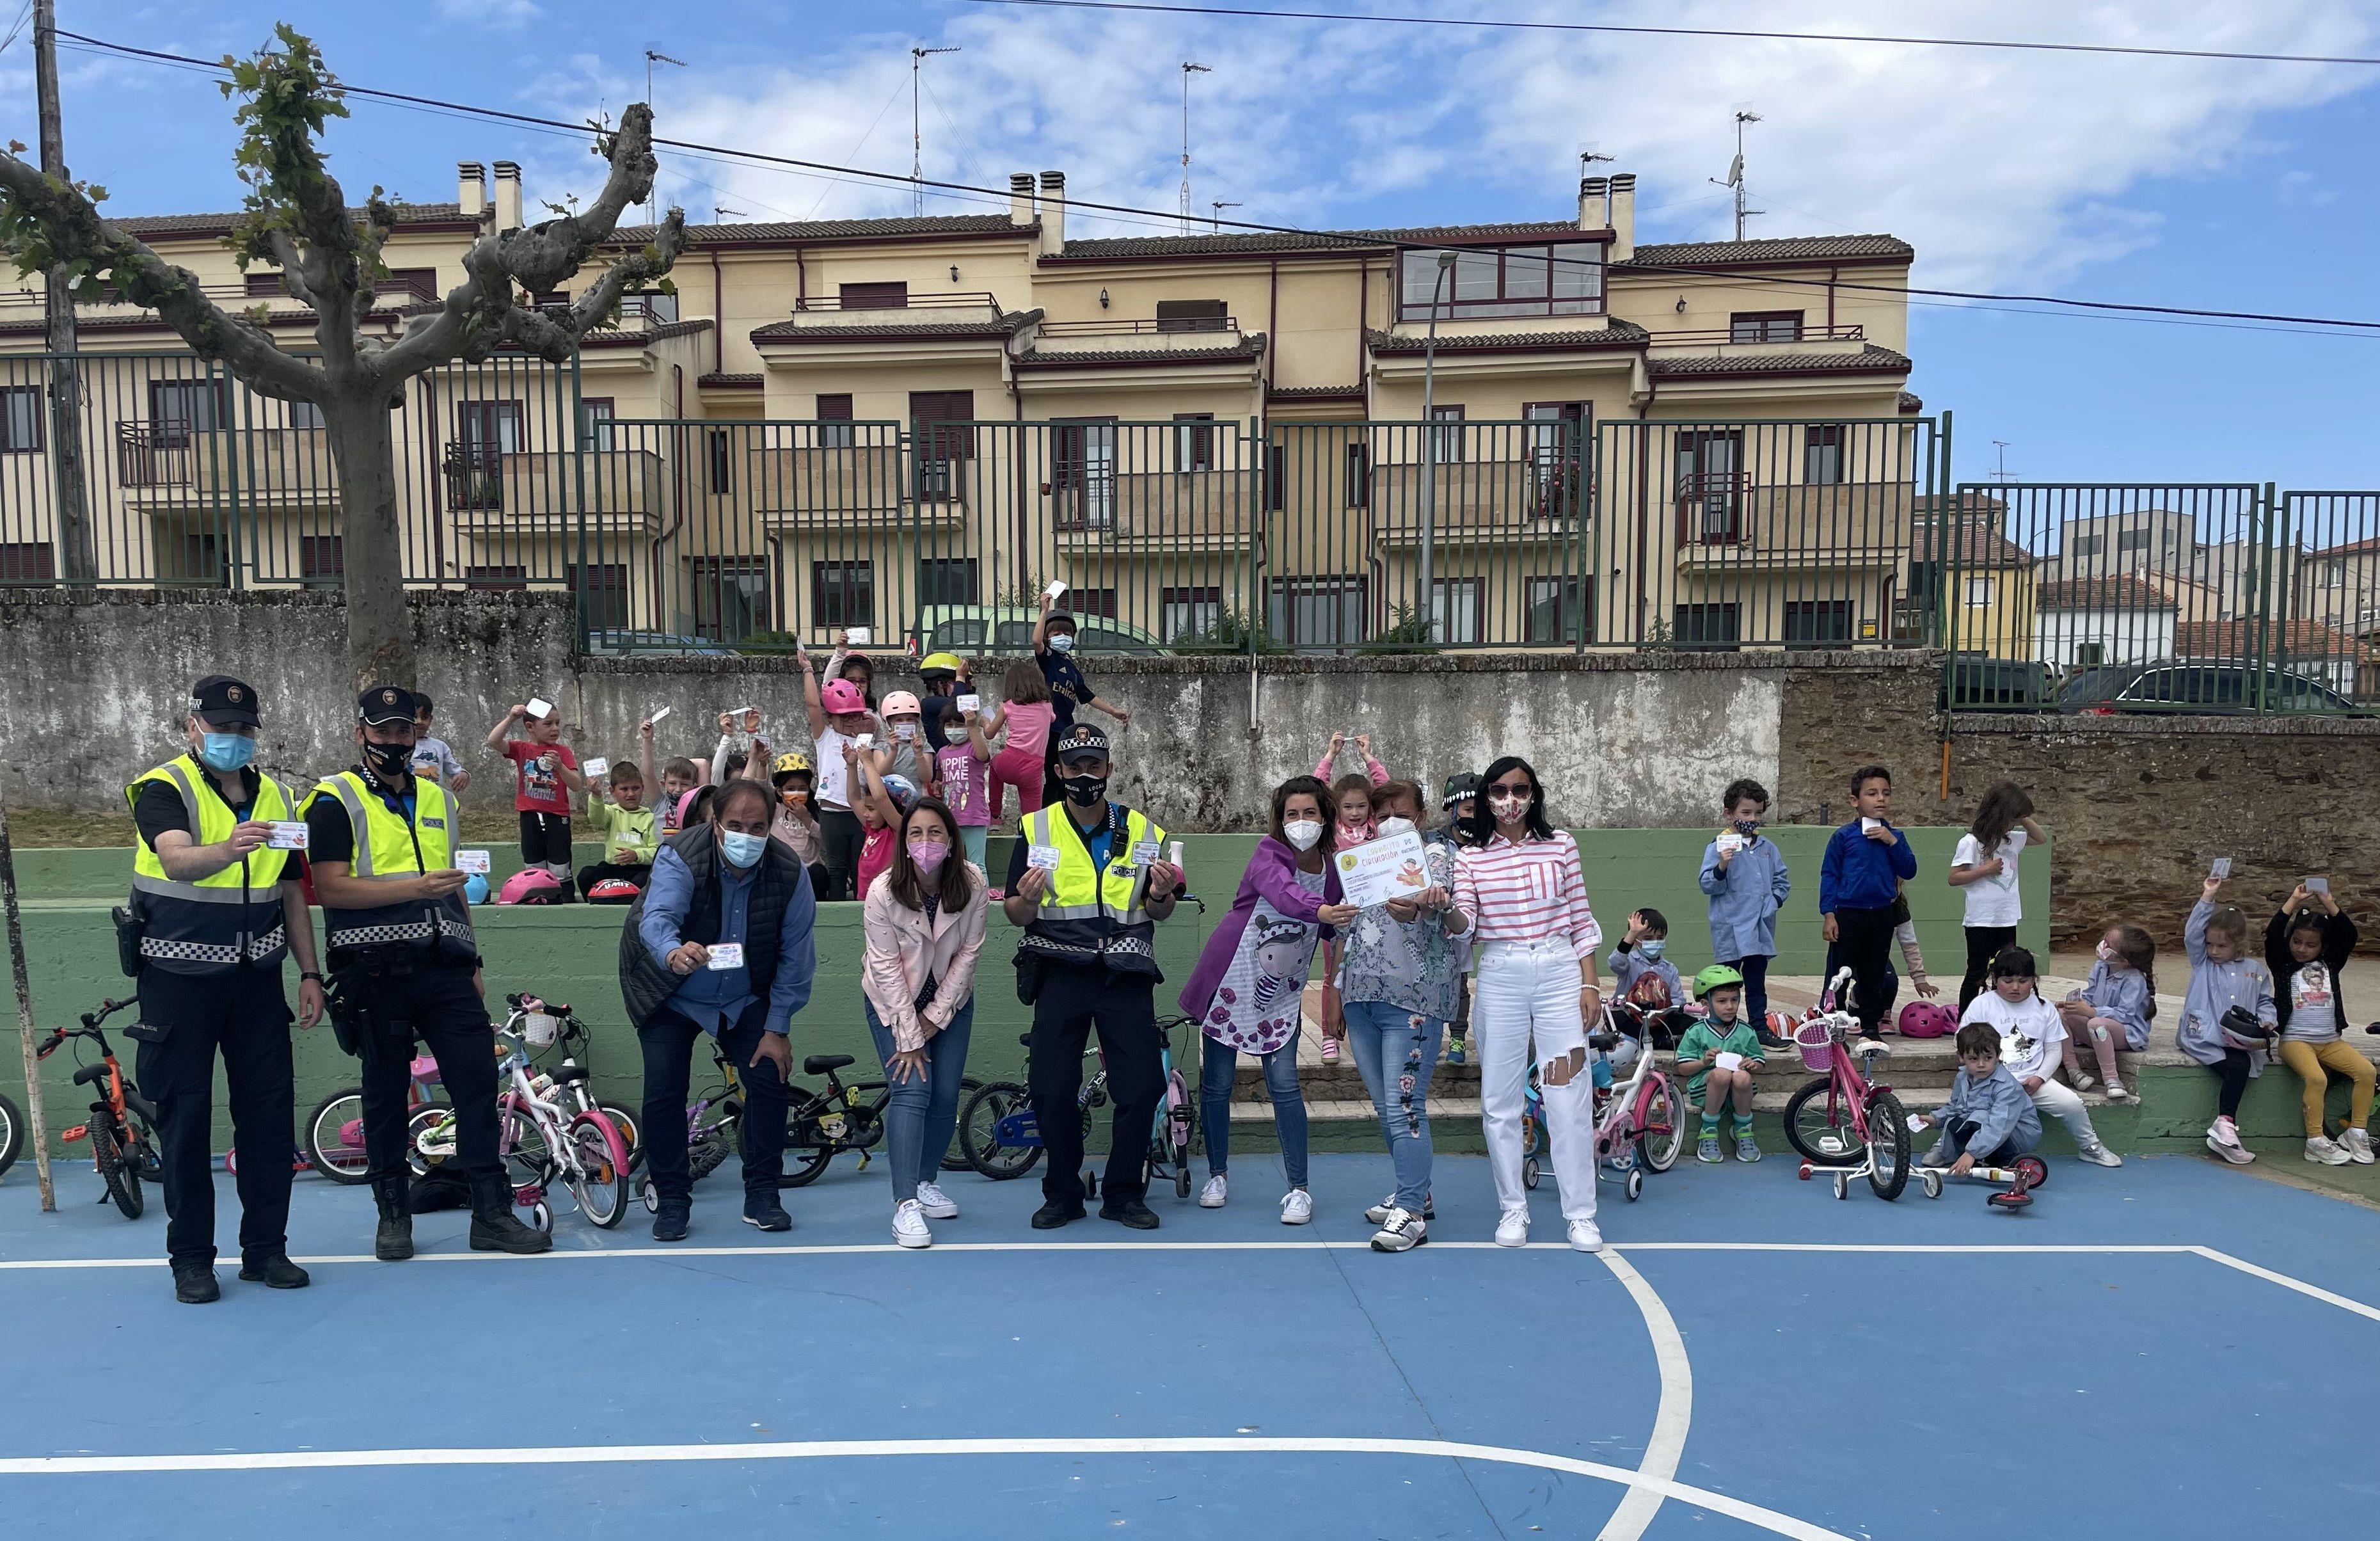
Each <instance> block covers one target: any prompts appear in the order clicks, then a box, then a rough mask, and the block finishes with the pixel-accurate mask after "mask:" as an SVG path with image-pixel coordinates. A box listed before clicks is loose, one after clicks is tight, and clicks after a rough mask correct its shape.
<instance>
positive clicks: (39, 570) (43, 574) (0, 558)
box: [0, 541, 57, 583]
mask: <svg viewBox="0 0 2380 1541" xmlns="http://www.w3.org/2000/svg"><path fill="white" fill-rule="evenodd" d="M56 578H57V565H56V556H55V553H54V552H52V551H51V550H50V548H49V546H48V545H47V544H44V543H43V542H41V541H0V583H48V582H53V581H55V580H56Z"/></svg>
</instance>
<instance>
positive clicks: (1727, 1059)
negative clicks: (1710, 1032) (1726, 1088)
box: [1711, 1049, 1743, 1070]
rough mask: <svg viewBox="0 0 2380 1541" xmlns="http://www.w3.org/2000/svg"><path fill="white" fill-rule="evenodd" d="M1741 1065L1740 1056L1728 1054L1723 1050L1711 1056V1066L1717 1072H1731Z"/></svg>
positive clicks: (1741, 1058) (1741, 1059)
mask: <svg viewBox="0 0 2380 1541" xmlns="http://www.w3.org/2000/svg"><path fill="white" fill-rule="evenodd" d="M1711 1064H1712V1066H1713V1067H1714V1068H1715V1069H1718V1070H1734V1069H1735V1068H1736V1067H1737V1066H1739V1065H1741V1064H1743V1056H1742V1055H1740V1054H1730V1053H1729V1052H1728V1051H1727V1050H1725V1049H1721V1050H1719V1051H1718V1053H1717V1054H1714V1055H1712V1056H1711Z"/></svg>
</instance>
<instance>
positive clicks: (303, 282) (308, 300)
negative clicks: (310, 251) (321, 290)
mask: <svg viewBox="0 0 2380 1541" xmlns="http://www.w3.org/2000/svg"><path fill="white" fill-rule="evenodd" d="M265 239H266V241H267V242H268V243H269V244H270V245H271V246H272V248H273V261H274V262H276V263H279V264H281V287H283V288H285V289H286V290H288V291H289V298H290V299H292V300H297V302H298V303H299V304H301V305H305V306H308V307H311V306H312V305H313V303H314V289H313V287H312V285H311V284H310V283H309V282H308V275H307V272H306V257H305V253H304V252H302V251H299V250H298V249H297V242H296V241H295V240H292V239H291V238H290V237H289V232H288V231H286V230H273V231H268V232H267V233H266V236H265Z"/></svg>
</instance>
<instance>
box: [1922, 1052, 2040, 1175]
mask: <svg viewBox="0 0 2380 1541" xmlns="http://www.w3.org/2000/svg"><path fill="white" fill-rule="evenodd" d="M1957 1043H1958V1047H1959V1073H1958V1074H1957V1075H1955V1076H1953V1077H1951V1079H1950V1095H1949V1100H1948V1101H1946V1102H1944V1103H1943V1104H1942V1106H1941V1107H1937V1108H1936V1109H1935V1110H1934V1111H1933V1112H1932V1113H1920V1114H1917V1115H1916V1117H1915V1123H1914V1125H1913V1127H1914V1128H1918V1129H1926V1128H1939V1129H1940V1130H1941V1131H1942V1137H1941V1138H1940V1139H1939V1140H1937V1141H1936V1142H1935V1144H1934V1148H1933V1149H1932V1150H1930V1151H1927V1152H1926V1153H1925V1165H1926V1166H1928V1167H1948V1168H1950V1175H1951V1176H1953V1177H1964V1176H1966V1175H1967V1174H1968V1173H1969V1172H1970V1171H1972V1170H1973V1169H1974V1168H1975V1166H1976V1164H1977V1163H1978V1162H1980V1163H1982V1164H1983V1165H1984V1166H1986V1167H2004V1166H2006V1165H2008V1164H2009V1163H2010V1162H2011V1161H2013V1160H2015V1159H2016V1158H2017V1157H2018V1156H2022V1155H2023V1154H2024V1153H2025V1152H2027V1151H2029V1150H2031V1149H2033V1147H2034V1146H2035V1145H2037V1144H2041V1115H2040V1114H2039V1113H2038V1112H2035V1111H2034V1106H2033V1099H2032V1098H2031V1097H2029V1096H2026V1095H2024V1088H2023V1087H2022V1086H2020V1085H2018V1084H2017V1083H2016V1077H2014V1076H2012V1075H2010V1074H2009V1071H2008V1067H2007V1066H2005V1065H2003V1064H2001V1063H2000V1035H1999V1030H1998V1029H1997V1028H1995V1027H1993V1026H1992V1025H1991V1024H1990V1023H1989V1022H1969V1023H1968V1024H1967V1025H1966V1026H1964V1027H1962V1028H1961V1029H1959V1036H1958V1039H1957Z"/></svg>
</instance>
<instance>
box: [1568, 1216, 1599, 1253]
mask: <svg viewBox="0 0 2380 1541" xmlns="http://www.w3.org/2000/svg"><path fill="white" fill-rule="evenodd" d="M1570 1250H1571V1251H1573V1252H1601V1251H1602V1250H1603V1232H1601V1231H1599V1230H1597V1229H1595V1222H1594V1221H1593V1220H1573V1221H1571V1223H1570Z"/></svg>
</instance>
